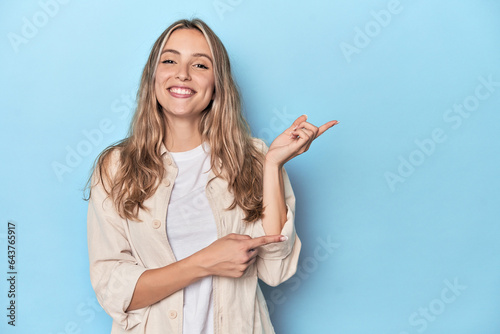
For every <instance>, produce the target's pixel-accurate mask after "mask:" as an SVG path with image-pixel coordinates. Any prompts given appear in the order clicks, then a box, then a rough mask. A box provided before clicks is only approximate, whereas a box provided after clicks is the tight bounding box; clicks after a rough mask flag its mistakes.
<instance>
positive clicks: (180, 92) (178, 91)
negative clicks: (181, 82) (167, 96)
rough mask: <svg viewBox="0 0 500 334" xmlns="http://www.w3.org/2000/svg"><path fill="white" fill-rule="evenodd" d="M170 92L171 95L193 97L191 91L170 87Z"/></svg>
mask: <svg viewBox="0 0 500 334" xmlns="http://www.w3.org/2000/svg"><path fill="white" fill-rule="evenodd" d="M170 91H171V92H172V93H176V94H182V95H193V94H194V92H193V91H192V90H191V89H185V88H178V87H172V88H170Z"/></svg>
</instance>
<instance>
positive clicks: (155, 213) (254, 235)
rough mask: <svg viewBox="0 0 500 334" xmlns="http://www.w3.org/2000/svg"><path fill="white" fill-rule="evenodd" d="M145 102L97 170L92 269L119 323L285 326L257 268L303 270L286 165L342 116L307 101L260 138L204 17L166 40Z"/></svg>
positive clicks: (172, 328)
mask: <svg viewBox="0 0 500 334" xmlns="http://www.w3.org/2000/svg"><path fill="white" fill-rule="evenodd" d="M137 102H138V104H137V110H136V113H135V116H134V119H133V121H132V124H131V128H130V134H129V136H128V137H127V138H125V139H124V140H122V141H121V142H119V143H118V144H116V145H113V146H110V147H109V148H107V149H106V150H105V151H104V152H102V153H101V155H100V156H99V158H98V159H97V161H96V166H95V169H94V173H93V175H92V177H91V180H90V181H89V184H90V194H89V210H88V245H89V260H90V278H91V283H92V286H93V288H94V290H95V292H96V295H97V299H98V300H99V302H100V304H101V305H102V307H103V308H104V309H105V310H106V312H107V313H108V314H109V315H110V316H111V317H112V318H113V325H112V333H154V334H156V333H185V334H191V333H231V334H234V333H238V334H243V333H274V329H273V327H272V325H271V322H270V318H269V313H268V310H267V306H266V303H265V299H264V297H263V295H262V292H261V290H260V287H259V285H258V279H259V278H260V279H262V280H263V281H264V282H266V283H267V284H269V285H272V286H276V285H278V284H280V283H281V282H283V281H285V280H287V279H288V278H289V277H291V276H292V275H293V274H294V273H295V271H296V268H297V261H298V257H299V252H300V246H301V244H300V240H299V239H298V237H297V236H296V234H295V227H294V211H295V197H294V195H293V191H292V187H291V185H290V181H289V179H288V176H287V173H286V171H285V170H284V168H283V165H284V164H285V162H287V161H288V160H290V159H292V158H293V157H295V156H297V155H299V154H301V153H303V152H305V151H306V150H307V149H308V148H309V146H310V145H311V142H312V141H313V140H314V139H315V138H316V137H318V136H319V135H320V134H321V133H323V132H324V131H326V130H327V129H328V128H330V127H331V126H333V125H335V124H336V123H337V122H336V121H330V122H328V123H326V124H324V125H322V126H321V127H319V128H317V127H315V126H314V125H312V124H310V123H308V122H307V121H306V119H307V116H305V115H303V116H301V117H299V118H297V120H296V121H295V122H294V123H293V124H292V125H291V126H290V128H288V129H287V130H286V131H285V132H283V133H282V134H281V135H279V136H278V137H277V138H276V139H275V140H274V141H273V143H272V144H271V145H270V147H269V148H268V147H267V146H266V144H265V143H264V142H263V141H262V140H260V139H257V138H252V137H251V135H250V131H249V127H248V125H247V123H246V121H245V120H244V118H243V116H242V113H241V106H240V99H239V95H238V91H237V89H236V86H235V83H234V81H233V78H232V75H231V69H230V64H229V58H228V55H227V52H226V50H225V48H224V46H223V44H222V42H221V41H220V40H219V39H218V37H217V36H216V35H215V34H214V33H213V31H212V30H211V29H210V28H209V27H208V26H207V25H206V24H205V23H204V22H203V21H201V20H198V19H195V20H192V21H187V20H180V21H177V22H175V23H173V24H172V25H171V26H170V27H168V28H167V29H166V30H165V31H164V32H163V33H162V34H161V36H160V37H159V38H158V40H157V41H156V42H155V44H154V45H153V48H152V50H151V54H150V55H149V59H148V61H147V64H146V66H145V68H144V71H143V74H142V79H141V83H140V87H139V91H138V93H137Z"/></svg>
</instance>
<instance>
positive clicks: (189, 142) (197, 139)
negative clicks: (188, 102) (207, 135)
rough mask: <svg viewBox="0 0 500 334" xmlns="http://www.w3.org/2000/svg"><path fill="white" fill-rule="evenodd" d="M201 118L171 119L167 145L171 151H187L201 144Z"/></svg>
mask: <svg viewBox="0 0 500 334" xmlns="http://www.w3.org/2000/svg"><path fill="white" fill-rule="evenodd" d="M199 121H200V118H197V119H188V118H176V119H169V120H168V126H167V135H166V138H165V142H164V144H165V147H166V148H167V150H169V151H170V152H185V151H189V150H192V149H194V148H196V147H198V146H200V145H201V134H200V132H199V130H198V124H199Z"/></svg>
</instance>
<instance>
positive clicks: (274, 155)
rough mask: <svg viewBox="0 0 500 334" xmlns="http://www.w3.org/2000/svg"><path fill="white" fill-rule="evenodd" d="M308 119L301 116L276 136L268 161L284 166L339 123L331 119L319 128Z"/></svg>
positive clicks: (270, 147)
mask: <svg viewBox="0 0 500 334" xmlns="http://www.w3.org/2000/svg"><path fill="white" fill-rule="evenodd" d="M306 121H307V115H302V116H300V117H299V118H297V119H296V120H295V122H293V124H292V126H290V127H289V128H288V129H286V130H285V131H284V132H283V133H282V134H280V135H279V136H278V137H276V139H275V140H274V141H273V142H272V143H271V146H269V151H268V152H267V154H266V163H273V164H276V165H278V166H280V167H281V166H283V165H284V164H285V163H286V162H287V161H289V160H291V159H292V158H294V157H296V156H298V155H299V154H302V153H304V152H305V151H307V150H308V149H309V146H311V143H312V142H313V140H314V139H316V138H318V137H319V136H320V135H321V134H323V133H324V132H325V131H326V130H328V129H329V128H331V127H332V126H334V125H336V124H338V122H337V121H329V122H326V123H325V124H323V125H321V126H320V127H319V128H318V127H316V126H314V125H313V124H311V123H308V122H306Z"/></svg>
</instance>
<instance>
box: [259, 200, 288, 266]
mask: <svg viewBox="0 0 500 334" xmlns="http://www.w3.org/2000/svg"><path fill="white" fill-rule="evenodd" d="M286 209H287V213H286V223H285V225H283V228H282V229H281V234H282V235H284V236H286V237H288V240H286V241H282V242H275V243H271V244H267V245H264V246H260V247H259V255H258V256H259V257H261V258H263V259H270V260H272V259H275V260H277V259H284V258H285V257H287V256H288V255H289V254H290V253H291V252H292V248H293V245H294V243H295V237H296V233H295V225H294V215H293V213H292V210H291V209H290V206H289V205H288V204H286ZM255 232H256V233H255V234H256V235H257V236H262V235H266V232H265V231H264V227H263V226H262V220H260V219H259V220H258V221H257V223H256V224H255Z"/></svg>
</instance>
